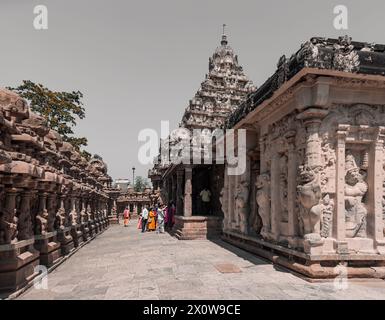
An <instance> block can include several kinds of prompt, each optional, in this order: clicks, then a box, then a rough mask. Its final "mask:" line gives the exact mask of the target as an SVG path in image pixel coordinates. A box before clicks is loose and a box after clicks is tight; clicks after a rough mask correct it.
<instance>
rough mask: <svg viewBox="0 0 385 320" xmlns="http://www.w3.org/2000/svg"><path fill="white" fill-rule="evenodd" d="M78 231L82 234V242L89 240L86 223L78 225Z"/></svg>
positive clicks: (88, 229)
mask: <svg viewBox="0 0 385 320" xmlns="http://www.w3.org/2000/svg"><path fill="white" fill-rule="evenodd" d="M80 230H81V231H82V234H83V241H86V240H87V239H88V238H90V228H89V227H88V223H87V222H84V223H82V224H81V225H80Z"/></svg>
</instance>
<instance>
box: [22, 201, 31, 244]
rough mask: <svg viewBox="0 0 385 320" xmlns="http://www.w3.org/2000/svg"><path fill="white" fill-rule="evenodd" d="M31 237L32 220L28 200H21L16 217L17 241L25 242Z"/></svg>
mask: <svg viewBox="0 0 385 320" xmlns="http://www.w3.org/2000/svg"><path fill="white" fill-rule="evenodd" d="M32 236H33V230H32V219H31V212H30V205H29V198H26V197H25V196H23V197H22V199H21V204H20V213H19V216H18V239H19V240H27V239H30V238H31V237H32Z"/></svg>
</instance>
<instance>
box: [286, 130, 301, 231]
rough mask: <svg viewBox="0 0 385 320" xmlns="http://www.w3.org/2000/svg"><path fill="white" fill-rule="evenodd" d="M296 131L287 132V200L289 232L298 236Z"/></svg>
mask: <svg viewBox="0 0 385 320" xmlns="http://www.w3.org/2000/svg"><path fill="white" fill-rule="evenodd" d="M295 135H296V132H295V131H291V132H288V133H287V134H286V136H285V137H286V140H287V144H288V161H287V162H288V163H287V166H288V175H287V184H288V186H287V191H288V194H287V201H288V207H287V210H288V225H289V228H288V233H289V236H291V237H292V236H296V235H297V234H298V218H299V217H298V215H297V212H296V201H297V168H298V163H297V153H296V150H295Z"/></svg>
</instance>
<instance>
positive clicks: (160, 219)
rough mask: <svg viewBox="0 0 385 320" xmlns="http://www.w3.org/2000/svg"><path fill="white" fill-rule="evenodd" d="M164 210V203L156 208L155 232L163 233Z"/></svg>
mask: <svg viewBox="0 0 385 320" xmlns="http://www.w3.org/2000/svg"><path fill="white" fill-rule="evenodd" d="M165 210H166V206H165V205H163V206H159V208H158V231H157V232H156V233H164V220H165V219H164V218H165Z"/></svg>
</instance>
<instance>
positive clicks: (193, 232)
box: [172, 216, 222, 240]
mask: <svg viewBox="0 0 385 320" xmlns="http://www.w3.org/2000/svg"><path fill="white" fill-rule="evenodd" d="M172 232H173V234H174V235H175V236H176V237H177V238H178V239H179V240H199V239H208V238H216V237H219V236H220V235H221V232H222V218H221V217H210V216H207V217H206V216H191V217H183V216H175V224H174V227H173V229H172Z"/></svg>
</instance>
